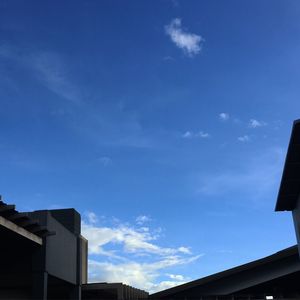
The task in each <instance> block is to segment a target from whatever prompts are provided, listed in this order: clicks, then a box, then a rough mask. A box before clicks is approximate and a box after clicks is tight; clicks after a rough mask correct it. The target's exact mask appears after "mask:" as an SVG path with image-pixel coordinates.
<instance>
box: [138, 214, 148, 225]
mask: <svg viewBox="0 0 300 300" xmlns="http://www.w3.org/2000/svg"><path fill="white" fill-rule="evenodd" d="M151 220H152V219H151V218H150V217H148V216H145V215H140V216H138V217H137V218H136V219H135V221H136V224H138V225H143V224H145V223H147V222H150V221H151Z"/></svg>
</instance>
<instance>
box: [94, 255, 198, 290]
mask: <svg viewBox="0 0 300 300" xmlns="http://www.w3.org/2000/svg"><path fill="white" fill-rule="evenodd" d="M200 256H201V255H197V256H193V257H190V258H180V257H178V256H172V257H166V258H162V259H160V260H158V261H155V262H151V263H138V262H133V261H129V262H125V263H119V264H114V263H111V262H98V261H95V260H89V276H90V282H103V281H105V282H123V283H125V284H128V285H131V286H134V287H137V288H140V289H144V290H147V291H149V292H150V293H153V292H157V291H159V290H163V289H166V288H170V287H173V286H176V285H179V284H183V283H185V281H184V280H180V278H182V279H183V278H184V277H183V276H182V275H176V276H174V278H171V279H172V280H160V281H159V280H157V279H158V278H159V276H160V272H161V271H163V270H164V269H168V268H171V267H174V266H179V265H185V264H189V263H192V262H194V261H196V260H197V259H199V258H200Z"/></svg>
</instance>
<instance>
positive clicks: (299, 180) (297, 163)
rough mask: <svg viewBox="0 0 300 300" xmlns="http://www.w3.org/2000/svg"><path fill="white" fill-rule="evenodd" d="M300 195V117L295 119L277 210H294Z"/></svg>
mask: <svg viewBox="0 0 300 300" xmlns="http://www.w3.org/2000/svg"><path fill="white" fill-rule="evenodd" d="M299 195H300V119H299V120H296V121H294V124H293V129H292V134H291V138H290V143H289V146H288V151H287V155H286V159H285V164H284V168H283V173H282V179H281V183H280V187H279V192H278V197H277V203H276V207H275V211H285V210H288V211H290V210H293V209H294V208H295V207H296V203H297V200H298V197H299Z"/></svg>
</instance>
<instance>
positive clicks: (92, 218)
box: [85, 211, 98, 224]
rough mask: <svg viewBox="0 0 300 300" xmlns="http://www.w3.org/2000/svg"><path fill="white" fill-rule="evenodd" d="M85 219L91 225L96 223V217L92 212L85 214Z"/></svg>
mask: <svg viewBox="0 0 300 300" xmlns="http://www.w3.org/2000/svg"><path fill="white" fill-rule="evenodd" d="M85 215H86V217H87V219H88V222H89V223H91V224H95V223H97V222H98V217H97V216H96V214H95V213H93V212H92V211H88V212H86V213H85Z"/></svg>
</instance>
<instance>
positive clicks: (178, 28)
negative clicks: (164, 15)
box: [165, 18, 204, 57]
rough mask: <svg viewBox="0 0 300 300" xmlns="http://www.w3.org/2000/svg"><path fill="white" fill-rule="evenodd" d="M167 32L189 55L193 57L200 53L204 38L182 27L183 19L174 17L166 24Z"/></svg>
mask: <svg viewBox="0 0 300 300" xmlns="http://www.w3.org/2000/svg"><path fill="white" fill-rule="evenodd" d="M165 32H166V34H167V35H168V36H169V37H170V38H171V41H172V42H173V43H174V44H175V45H176V46H177V47H178V48H179V49H181V50H183V52H184V53H185V54H186V55H187V56H189V57H193V56H195V55H197V54H199V53H200V51H201V49H202V44H203V42H204V39H203V38H202V37H201V36H200V35H197V34H194V33H189V32H187V31H185V30H184V29H183V28H182V24H181V19H179V18H176V19H173V20H172V21H171V23H170V24H168V25H166V26H165Z"/></svg>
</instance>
